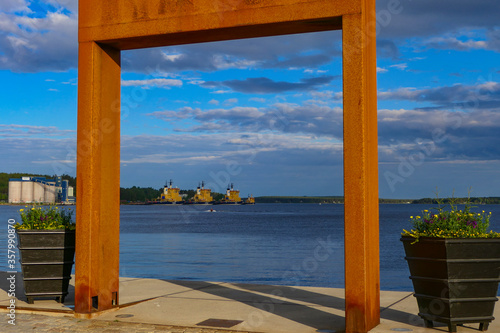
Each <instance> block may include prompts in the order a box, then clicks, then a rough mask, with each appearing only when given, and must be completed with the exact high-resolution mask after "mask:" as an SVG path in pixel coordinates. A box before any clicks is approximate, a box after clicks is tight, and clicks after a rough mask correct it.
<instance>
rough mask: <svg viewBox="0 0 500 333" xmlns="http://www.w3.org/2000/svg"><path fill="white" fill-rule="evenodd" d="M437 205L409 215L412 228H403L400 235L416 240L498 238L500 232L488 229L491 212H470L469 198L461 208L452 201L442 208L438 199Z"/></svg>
mask: <svg viewBox="0 0 500 333" xmlns="http://www.w3.org/2000/svg"><path fill="white" fill-rule="evenodd" d="M438 203H439V205H438V207H437V208H434V209H431V211H429V210H424V211H422V214H421V215H418V216H410V222H411V223H412V229H411V230H410V231H407V230H404V229H403V233H402V234H401V235H402V236H410V237H413V238H415V242H418V240H419V238H420V237H438V238H500V233H497V232H493V231H488V228H489V225H490V217H491V212H488V213H487V212H485V211H484V210H483V211H482V212H481V213H474V212H472V208H473V207H472V206H471V204H470V200H467V203H466V204H465V207H464V208H463V209H458V207H457V205H456V204H454V202H453V201H452V202H451V203H450V209H444V208H443V207H442V206H441V203H440V202H439V200H438Z"/></svg>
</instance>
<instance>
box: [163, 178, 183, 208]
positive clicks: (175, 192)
mask: <svg viewBox="0 0 500 333" xmlns="http://www.w3.org/2000/svg"><path fill="white" fill-rule="evenodd" d="M179 191H180V189H179V188H178V187H172V179H170V184H169V183H166V184H165V186H164V187H163V193H162V195H161V199H160V202H161V203H165V204H177V203H182V202H183V200H182V197H181V195H180V194H179Z"/></svg>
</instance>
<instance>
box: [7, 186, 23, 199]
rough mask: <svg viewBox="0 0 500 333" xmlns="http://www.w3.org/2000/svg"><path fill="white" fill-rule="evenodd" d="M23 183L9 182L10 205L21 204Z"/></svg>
mask: <svg viewBox="0 0 500 333" xmlns="http://www.w3.org/2000/svg"><path fill="white" fill-rule="evenodd" d="M21 183H22V182H21V181H20V180H10V181H9V203H19V202H21Z"/></svg>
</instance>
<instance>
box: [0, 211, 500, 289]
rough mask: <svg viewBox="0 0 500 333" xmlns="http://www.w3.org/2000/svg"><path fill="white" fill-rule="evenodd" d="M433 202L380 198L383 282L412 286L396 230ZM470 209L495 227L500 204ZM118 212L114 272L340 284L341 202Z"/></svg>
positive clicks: (12, 214) (2, 239)
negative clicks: (117, 255) (116, 267)
mask: <svg viewBox="0 0 500 333" xmlns="http://www.w3.org/2000/svg"><path fill="white" fill-rule="evenodd" d="M431 207H433V205H415V204H406V205H405V204H381V205H380V278H381V289H382V290H400V291H411V290H412V285H411V281H410V280H409V278H408V276H409V271H408V267H407V264H406V261H405V260H404V251H403V246H402V244H401V242H400V241H399V239H400V233H401V230H402V229H403V228H405V229H409V228H410V223H409V221H408V220H409V216H411V215H418V214H419V213H420V212H421V211H422V210H424V209H429V208H431ZM20 208H23V207H22V206H5V205H2V206H0V226H1V227H0V248H2V249H4V253H6V252H7V228H8V219H16V221H19V220H20V217H19V209H20ZM72 208H73V209H74V207H72ZM212 209H213V211H211V210H212ZM475 210H476V211H482V210H485V211H486V212H492V214H493V215H492V219H491V225H490V227H491V228H492V229H493V230H496V231H500V205H482V206H479V207H477V208H475ZM120 212H121V213H120V214H121V218H120V220H121V221H120V276H123V277H141V278H158V279H174V280H203V281H213V282H242V283H260V284H278V285H300V286H318V287H339V288H343V287H344V240H343V238H344V217H343V213H344V206H343V205H336V204H322V205H319V204H256V205H243V206H240V205H217V206H201V205H200V206H198V205H146V206H143V205H128V206H121V208H120ZM0 270H1V271H7V256H5V258H4V259H3V260H0ZM17 270H18V271H20V265H19V264H18V265H17Z"/></svg>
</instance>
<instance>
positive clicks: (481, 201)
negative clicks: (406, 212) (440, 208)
mask: <svg viewBox="0 0 500 333" xmlns="http://www.w3.org/2000/svg"><path fill="white" fill-rule="evenodd" d="M439 201H440V202H441V203H442V204H450V203H452V202H453V203H454V204H465V203H467V198H445V199H440V200H439ZM469 202H470V203H471V204H473V205H498V204H500V197H484V198H478V197H474V198H470V199H469ZM411 203H414V204H434V205H437V204H438V200H436V199H432V198H424V199H418V200H412V201H411Z"/></svg>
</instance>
